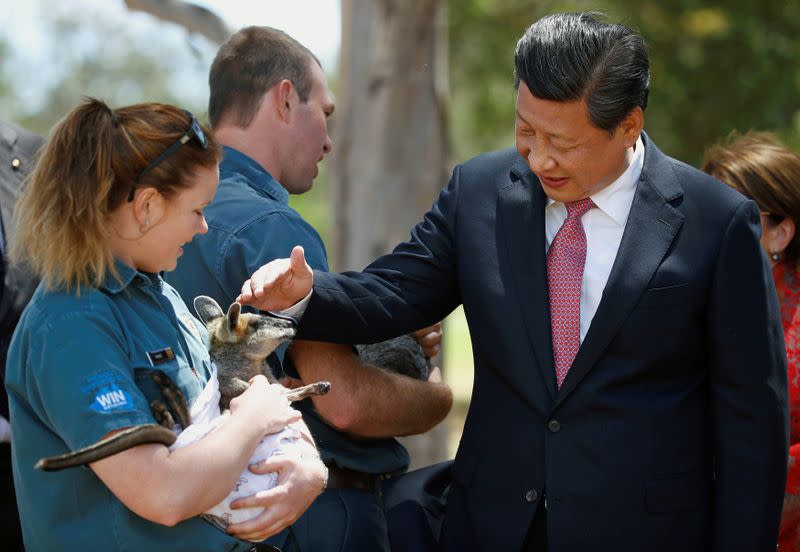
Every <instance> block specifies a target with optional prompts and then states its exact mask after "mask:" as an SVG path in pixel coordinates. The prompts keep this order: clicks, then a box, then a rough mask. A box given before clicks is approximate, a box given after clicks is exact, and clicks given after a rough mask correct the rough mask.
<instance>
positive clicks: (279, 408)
mask: <svg viewBox="0 0 800 552" xmlns="http://www.w3.org/2000/svg"><path fill="white" fill-rule="evenodd" d="M285 393H286V390H285V388H284V387H283V386H281V385H278V384H270V383H269V382H268V381H267V378H265V377H264V376H262V375H258V376H256V377H254V378H253V379H251V380H250V387H248V388H247V390H246V391H245V392H244V393H242V394H241V395H239V396H238V397H236V398H234V399H233V400H232V401H231V415H232V416H237V417H238V416H244V417H246V418H247V419H249V420H252V422H253V423H256V424H261V426H260V427H261V428H262V435H268V434H270V433H277V432H279V431H280V430H282V429H283V428H285V427H286V426H287V425H289V424H291V423H293V422H296V421H298V420H299V419H300V418H301V414H300V412H298V411H297V410H295V409H294V408H292V407H291V406H290V403H289V401H288V400H287V398H286V394H285Z"/></svg>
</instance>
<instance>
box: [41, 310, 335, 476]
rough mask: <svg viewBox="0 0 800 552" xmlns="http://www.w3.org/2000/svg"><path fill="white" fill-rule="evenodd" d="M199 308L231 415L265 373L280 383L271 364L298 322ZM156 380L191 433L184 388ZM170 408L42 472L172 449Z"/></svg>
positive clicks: (159, 375)
mask: <svg viewBox="0 0 800 552" xmlns="http://www.w3.org/2000/svg"><path fill="white" fill-rule="evenodd" d="M194 308H195V310H196V311H197V314H198V315H199V316H200V319H201V320H202V321H203V322H204V323H205V325H206V327H207V328H208V333H209V336H210V338H211V348H210V355H211V359H212V360H213V361H214V362H215V364H216V366H217V379H218V380H219V391H220V395H221V397H220V401H219V405H220V408H221V409H222V410H227V409H228V408H229V406H230V402H231V400H232V399H233V398H234V397H236V396H238V395H240V394H241V393H242V392H244V390H245V389H247V388H248V386H249V385H248V383H247V382H248V381H249V380H250V379H252V378H253V377H254V376H256V375H258V374H264V375H265V376H266V377H267V379H268V380H269V381H270V382H271V383H276V380H275V377H274V376H273V374H272V371H271V370H270V369H269V366H268V365H266V363H265V360H266V358H267V357H268V356H269V355H270V354H271V353H272V352H273V351H274V350H275V349H276V348H277V347H278V346H279V345H280V344H281V343H283V342H284V341H286V340H287V339H291V338H292V337H294V334H295V324H294V322H292V321H291V320H288V319H285V318H280V317H277V316H274V315H262V314H251V313H243V312H241V306H240V305H239V303H233V304H231V306H230V307H229V308H228V312H227V314H226V313H225V312H223V310H222V308H221V307H220V306H219V304H217V302H216V301H215V300H214V299H212V298H210V297H206V296H204V295H201V296H199V297H197V298H195V300H194ZM153 379H154V380H155V382H156V384H158V386H159V388H160V389H161V394H162V396H163V397H164V401H165V402H166V404H168V405H169V406H170V407H171V410H172V412H174V413H175V417H177V418H178V420H177V421H178V423H179V424H180V426H181V427H182V428H187V427H188V426H189V425H190V424H191V419H190V416H189V408H188V405H187V404H186V400H185V398H184V397H183V394H182V393H181V391H180V389H178V387H177V386H176V385H175V384H174V382H173V381H172V379H171V378H170V377H169V376H167V375H166V374H164V373H163V372H159V371H156V372H154V374H153ZM329 390H330V383H328V382H325V381H323V382H317V383H312V384H310V385H305V386H303V387H298V388H297V389H291V390H288V391H287V393H286V397H287V398H288V399H289V400H290V401H298V400H302V399H305V398H306V397H310V396H313V395H324V394H325V393H327V392H328V391H329ZM166 404H165V403H164V402H161V401H158V400H155V401H153V402H152V403H151V404H150V407H151V409H152V411H153V415H154V417H155V418H156V420H157V421H158V422H159V423H158V424H146V425H141V426H135V427H131V428H129V429H126V430H124V431H121V432H119V433H116V434H114V435H112V436H111V437H108V438H106V439H102V440H100V441H98V442H97V443H94V444H92V445H89V446H88V447H85V448H82V449H79V450H76V451H74V452H69V453H66V454H62V455H60V456H53V457H49V458H42V459H41V460H39V461H38V462H37V463H36V468H37V469H41V470H45V471H55V470H61V469H65V468H69V467H73V466H80V465H84V464H90V463H92V462H96V461H98V460H101V459H103V458H107V457H109V456H111V455H113V454H116V453H118V452H121V451H123V450H127V449H129V448H132V447H134V446H137V445H140V444H144V443H161V444H164V445H166V446H171V445H172V444H173V443H175V440H176V439H177V435H176V434H175V432H174V431H173V429H174V427H175V420H174V419H173V417H172V415H171V414H170V410H169V409H168V408H167V406H166Z"/></svg>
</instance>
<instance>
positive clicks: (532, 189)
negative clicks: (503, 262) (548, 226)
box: [498, 158, 556, 397]
mask: <svg viewBox="0 0 800 552" xmlns="http://www.w3.org/2000/svg"><path fill="white" fill-rule="evenodd" d="M511 173H512V174H511V183H509V184H508V185H507V186H505V187H504V188H502V189H501V190H500V197H499V206H498V210H499V213H498V215H499V217H500V218H501V219H502V225H503V230H504V232H503V240H504V242H505V243H504V245H505V256H506V258H507V259H508V263H509V265H510V268H511V275H512V285H513V287H514V291H515V293H513V294H510V296H511V297H516V298H518V305H519V308H520V309H521V316H522V319H523V320H524V322H525V329H526V331H527V334H528V338H529V339H530V341H531V345H532V346H533V351H534V354H535V355H536V364H537V367H538V369H539V371H540V373H541V376H542V379H543V381H544V383H545V385H546V386H547V389H548V391H549V393H550V396H551V397H555V394H556V381H555V370H554V369H553V346H552V342H551V338H550V314H549V313H550V307H549V302H548V298H547V274H546V263H545V234H544V205H545V200H544V192H543V191H542V188H541V186H540V185H539V182H538V181H537V180H536V177H535V176H534V175H533V173H532V172H531V170H530V168H529V167H528V165H527V163H526V162H525V161H524V160H523V159H522V158H520V159H519V160H518V161H517V163H516V164H515V165H514V167H513V168H512V170H511ZM518 378H519V381H520V383H522V385H521V386H520V389H527V388H528V387H529V386H530V372H529V371H525V372H524V373H520V374H519V375H518ZM526 382H527V383H526Z"/></svg>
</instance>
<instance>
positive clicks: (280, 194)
mask: <svg viewBox="0 0 800 552" xmlns="http://www.w3.org/2000/svg"><path fill="white" fill-rule="evenodd" d="M222 151H223V157H222V163H221V164H220V172H221V173H234V174H237V175H241V176H243V177H244V178H245V179H246V180H247V183H248V185H249V186H250V187H251V188H253V189H254V190H255V191H256V192H258V193H260V194H262V195H267V196H269V197H271V198H272V199H274V200H275V201H279V202H280V203H283V204H288V203H289V192H287V191H286V188H284V187H283V186H281V185H280V183H279V182H278V181H277V180H275V179H274V178H273V177H272V175H271V174H269V172H267V170H266V169H265V168H264V167H262V166H261V165H260V164H259V163H258V161H256V160H255V159H253V158H252V157H249V156H247V155H245V154H244V153H242V152H241V151H239V150H237V149H234V148H231V147H228V146H222Z"/></svg>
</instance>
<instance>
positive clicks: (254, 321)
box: [247, 318, 260, 328]
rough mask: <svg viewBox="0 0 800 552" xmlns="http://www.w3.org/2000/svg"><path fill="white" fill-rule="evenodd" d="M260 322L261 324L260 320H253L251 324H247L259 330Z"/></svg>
mask: <svg viewBox="0 0 800 552" xmlns="http://www.w3.org/2000/svg"><path fill="white" fill-rule="evenodd" d="M259 322H260V320H259V319H258V318H253V319H252V320H250V322H248V323H247V324H248V325H249V326H250V327H251V328H258V326H259Z"/></svg>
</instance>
